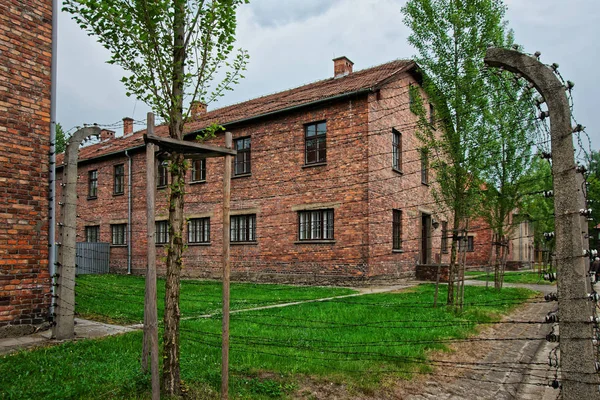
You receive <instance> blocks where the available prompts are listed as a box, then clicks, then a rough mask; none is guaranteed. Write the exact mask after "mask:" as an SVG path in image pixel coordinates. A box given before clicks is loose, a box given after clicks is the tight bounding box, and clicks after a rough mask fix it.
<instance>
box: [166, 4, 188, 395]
mask: <svg viewBox="0 0 600 400" xmlns="http://www.w3.org/2000/svg"><path fill="white" fill-rule="evenodd" d="M185 17H186V15H185V0H173V32H174V51H173V87H172V94H171V115H170V118H171V120H170V123H169V135H170V136H171V138H173V139H179V140H182V139H183V85H184V65H185V57H186V54H185V47H184V40H185V39H184V38H185ZM170 160H171V165H170V169H171V185H170V195H169V247H168V249H167V265H166V267H167V275H166V282H165V313H164V333H163V383H162V387H163V390H164V391H165V393H166V394H167V395H168V396H180V395H181V377H180V365H179V358H180V357H179V354H180V352H179V319H180V316H181V315H180V310H179V292H180V286H181V285H180V279H181V267H182V254H183V221H184V219H183V205H184V194H185V172H186V164H185V159H184V157H183V155H181V154H177V153H173V154H171V157H170Z"/></svg>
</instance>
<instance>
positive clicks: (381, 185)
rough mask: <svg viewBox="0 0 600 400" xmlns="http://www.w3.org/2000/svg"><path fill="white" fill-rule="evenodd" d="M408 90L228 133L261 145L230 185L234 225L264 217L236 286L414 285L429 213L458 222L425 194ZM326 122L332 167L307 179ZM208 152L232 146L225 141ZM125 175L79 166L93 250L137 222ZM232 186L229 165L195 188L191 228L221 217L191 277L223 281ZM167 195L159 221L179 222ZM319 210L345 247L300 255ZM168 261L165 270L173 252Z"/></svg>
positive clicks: (391, 88) (138, 249)
mask: <svg viewBox="0 0 600 400" xmlns="http://www.w3.org/2000/svg"><path fill="white" fill-rule="evenodd" d="M409 81H410V82H414V80H413V79H412V78H411V77H408V76H406V75H405V76H404V77H403V78H402V79H401V80H398V81H395V82H391V83H389V84H388V85H387V86H385V87H384V88H382V90H381V92H380V93H379V96H377V95H375V94H372V95H368V96H367V95H362V96H359V97H353V98H349V99H344V100H339V101H336V102H332V103H327V104H323V105H319V106H313V107H312V108H303V109H301V110H298V111H294V112H288V113H285V114H280V115H278V116H271V117H269V118H264V119H262V120H254V121H252V122H250V123H246V124H238V125H236V126H232V127H230V128H229V131H230V132H232V135H233V138H234V140H235V139H236V138H241V137H248V136H250V137H251V143H252V144H251V146H252V152H251V158H252V174H251V176H245V177H235V178H234V179H232V182H231V193H232V202H231V210H232V214H235V213H245V212H247V213H252V214H256V224H257V230H256V234H257V241H256V244H232V247H231V257H232V272H233V276H234V277H235V278H237V279H241V278H242V279H243V278H248V279H254V278H260V277H261V276H262V279H273V280H275V279H277V280H286V279H287V278H285V277H286V276H287V277H289V279H287V280H290V281H298V280H301V281H303V282H323V281H328V280H331V281H334V280H335V279H338V278H352V279H356V278H358V279H363V278H374V277H387V278H390V277H391V278H393V277H404V276H413V275H414V272H415V265H416V264H417V262H418V260H419V255H420V229H421V227H420V224H421V220H420V216H421V213H429V214H431V215H432V217H433V218H434V219H436V220H438V221H441V220H446V219H447V217H446V216H444V215H442V214H439V213H438V212H437V209H436V207H435V204H434V203H435V202H434V201H433V197H432V195H431V187H430V186H427V185H422V184H421V174H420V170H421V164H420V158H419V157H420V155H419V152H418V149H419V148H420V143H419V141H418V139H417V138H416V137H415V135H414V132H415V123H416V117H415V115H414V114H412V113H411V112H410V111H409V109H408V91H407V85H408V83H409ZM316 121H326V123H327V163H326V165H320V166H310V167H306V166H304V125H305V124H307V123H312V122H316ZM392 127H395V128H397V129H399V130H400V131H401V132H402V134H403V136H402V137H403V148H404V152H403V174H398V173H397V172H394V171H392V168H391V167H392V155H391V128H392ZM115 140H119V139H118V138H117V139H115ZM207 143H210V144H217V145H223V144H224V135H223V134H219V135H218V137H216V138H214V139H211V140H208V141H207ZM133 160H134V165H133V175H132V176H133V191H132V194H133V199H134V201H133V216H132V221H133V222H132V231H133V233H132V237H133V240H132V270H133V273H144V271H145V268H146V209H145V207H146V206H145V198H146V196H145V190H146V188H145V154H144V153H141V152H137V153H134V155H133ZM121 163H122V164H125V173H126V175H127V174H128V171H127V159H126V158H125V157H124V156H118V157H113V158H111V159H110V160H105V161H99V162H94V163H92V164H89V163H85V162H84V163H82V164H80V168H79V176H80V183H79V185H78V190H79V192H78V194H79V206H80V208H79V210H78V214H79V215H80V218H79V222H78V235H79V237H78V240H81V241H82V240H84V227H85V226H86V225H100V239H101V241H106V242H110V237H111V232H110V224H111V223H122V222H125V221H126V220H127V190H126V191H125V195H121V196H114V195H113V193H112V192H113V189H112V188H113V168H114V165H116V164H121ZM92 169H97V170H98V187H99V190H98V198H97V199H94V200H88V199H87V176H88V171H90V170H92ZM188 174H189V173H188ZM222 177H223V159H221V158H213V159H208V160H207V179H206V182H204V183H195V184H189V185H187V186H186V190H187V192H186V206H185V216H186V217H188V218H190V217H200V216H210V218H211V234H210V235H211V243H210V245H189V246H188V248H187V250H186V251H185V253H184V270H183V274H184V275H187V276H210V277H218V276H220V274H221V250H222V205H221V204H222V198H223V197H222V196H223V194H222V185H223V182H222ZM126 179H127V178H126ZM431 180H432V182H433V181H434V177H433V176H432V177H431ZM167 195H168V189H161V190H158V192H157V201H156V204H157V206H156V218H157V220H161V219H167V217H168V211H167V208H166V199H167ZM309 205H310V206H315V207H316V208H332V209H334V215H335V242H334V243H318V244H316V243H311V244H309V243H298V210H299V209H302V207H306V206H309ZM394 208H398V209H402V210H403V213H404V220H403V224H404V232H403V237H404V248H403V250H404V251H403V252H402V253H398V252H392V209H394ZM244 210H246V211H244ZM186 235H187V232H186ZM185 241H186V242H187V240H185ZM431 242H432V243H431V246H432V259H431V261H435V260H436V256H437V254H438V252H439V250H437V249H439V243H440V229H438V230H434V231H433V232H432V240H431ZM158 249H159V250H158V253H157V254H158V258H159V259H160V258H161V257H162V256H164V248H163V247H161V246H159V247H158ZM126 254H127V248H126V247H115V246H113V247H111V269H112V270H113V271H118V272H125V271H126V267H127V260H126ZM162 271H164V264H163V263H162V262H161V263H159V272H162Z"/></svg>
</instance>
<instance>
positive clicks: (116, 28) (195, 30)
mask: <svg viewBox="0 0 600 400" xmlns="http://www.w3.org/2000/svg"><path fill="white" fill-rule="evenodd" d="M247 2H248V1H247V0H153V1H148V0H65V2H64V10H66V11H68V12H69V13H71V14H72V15H73V18H74V19H75V21H77V23H78V24H79V25H80V26H81V27H82V28H83V29H84V30H86V31H87V32H88V33H89V34H90V35H94V36H95V37H96V38H97V39H98V41H99V42H100V43H101V44H102V45H103V46H104V47H105V48H107V49H108V50H109V51H110V52H111V57H110V59H109V61H108V62H109V63H111V64H117V65H119V66H121V67H122V68H123V69H124V70H125V71H126V72H127V73H128V75H127V76H125V77H123V78H122V82H123V83H124V85H125V87H126V89H127V94H128V95H134V96H136V97H137V98H138V99H140V100H142V101H144V102H145V103H146V104H148V105H149V106H150V107H151V108H152V109H153V110H154V112H156V113H157V114H158V116H159V117H161V118H162V119H163V120H164V121H165V123H166V124H167V125H168V126H169V135H170V137H171V138H173V139H178V140H182V139H183V132H184V130H183V128H184V122H185V120H186V119H187V116H188V114H189V109H187V110H186V108H185V105H186V104H188V103H189V102H192V101H195V100H200V101H203V102H205V103H210V102H211V101H212V100H214V99H215V98H217V97H218V96H221V95H223V93H224V91H226V90H229V89H231V87H232V85H233V84H235V83H237V82H238V80H239V79H240V78H241V77H242V76H241V71H243V70H244V69H245V65H246V62H247V58H248V56H247V54H246V52H244V51H242V50H237V51H236V50H235V49H234V43H235V31H236V26H237V22H236V9H237V8H238V7H239V6H240V5H241V4H242V3H247ZM222 67H226V68H225V71H226V72H225V73H224V74H223V73H222V72H221V68H222ZM217 80H218V81H217ZM169 162H170V174H171V185H170V194H169V243H168V246H167V256H166V285H165V312H164V334H163V384H162V387H163V389H164V390H165V391H166V393H167V394H168V395H180V394H181V382H180V366H179V358H180V357H179V318H180V316H179V291H180V276H181V268H182V253H183V250H184V244H183V228H184V218H183V206H184V194H185V193H184V189H185V181H184V177H185V173H186V169H187V164H186V162H185V159H184V156H183V155H182V154H178V153H176V152H173V153H171V155H170V160H169Z"/></svg>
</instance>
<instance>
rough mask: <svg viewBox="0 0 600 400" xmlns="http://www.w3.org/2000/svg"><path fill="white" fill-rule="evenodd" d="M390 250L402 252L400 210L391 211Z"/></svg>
mask: <svg viewBox="0 0 600 400" xmlns="http://www.w3.org/2000/svg"><path fill="white" fill-rule="evenodd" d="M392 249H393V250H402V210H392Z"/></svg>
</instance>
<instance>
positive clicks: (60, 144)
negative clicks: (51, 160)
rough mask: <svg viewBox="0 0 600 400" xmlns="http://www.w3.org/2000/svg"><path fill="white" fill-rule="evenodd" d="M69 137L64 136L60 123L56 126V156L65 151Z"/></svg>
mask: <svg viewBox="0 0 600 400" xmlns="http://www.w3.org/2000/svg"><path fill="white" fill-rule="evenodd" d="M69 137H70V136H67V135H66V134H65V131H64V129H63V127H62V125H61V124H60V123H58V124H56V154H59V153H64V152H65V150H66V149H67V140H69Z"/></svg>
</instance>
